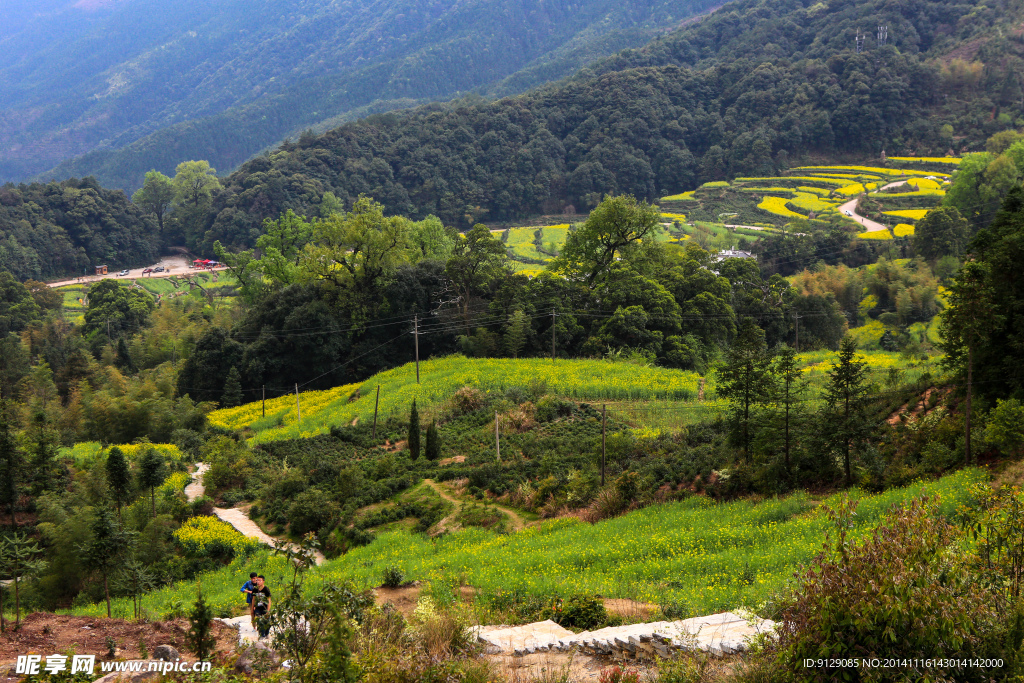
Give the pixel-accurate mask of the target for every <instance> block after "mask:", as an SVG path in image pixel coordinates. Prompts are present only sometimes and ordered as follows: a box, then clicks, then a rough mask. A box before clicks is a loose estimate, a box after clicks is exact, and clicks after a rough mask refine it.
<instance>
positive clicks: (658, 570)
mask: <svg viewBox="0 0 1024 683" xmlns="http://www.w3.org/2000/svg"><path fill="white" fill-rule="evenodd" d="M985 480H986V476H985V474H984V473H983V472H981V471H980V470H973V469H971V470H962V471H960V472H957V473H955V474H952V475H949V476H947V477H944V478H942V479H940V480H938V481H932V482H919V483H916V484H913V485H911V486H909V487H906V488H902V489H892V490H889V491H886V492H884V493H881V494H877V495H868V494H864V493H862V492H858V491H853V492H851V494H850V495H851V497H853V498H855V499H857V500H858V501H859V506H858V508H857V515H856V516H855V517H854V528H853V530H852V535H853V537H854V538H857V537H863V536H864V535H865V534H866V533H868V532H869V531H870V530H871V529H872V528H873V527H874V526H875V525H876V524H877V523H878V521H879V520H880V519H881V518H882V516H883V515H884V514H885V512H886V511H887V510H888V509H889V508H890V507H891V506H892V505H894V504H899V503H902V502H905V501H908V500H910V499H912V498H916V497H920V496H922V495H928V496H939V499H940V501H941V506H942V509H943V511H944V512H946V513H947V514H950V513H952V512H953V511H954V510H955V509H956V507H957V505H958V504H960V503H963V502H965V501H966V500H967V496H968V490H969V487H970V485H971V484H973V483H976V482H982V481H985ZM834 501H835V498H832V499H829V500H826V501H824V503H825V504H829V503H832V502H834ZM829 528H830V526H829V522H828V520H827V517H826V516H825V514H824V510H823V508H822V507H821V506H817V505H816V502H815V501H814V500H812V499H811V498H809V497H808V496H807V495H806V494H803V493H797V494H794V495H791V496H787V497H785V498H777V499H771V500H766V501H763V502H759V503H755V502H750V501H735V502H729V503H715V502H714V501H712V500H710V499H708V498H705V497H702V496H694V497H691V498H689V499H687V500H684V501H681V502H676V503H668V504H663V505H656V506H651V507H648V508H645V509H642V510H638V511H635V512H632V513H629V514H627V515H624V516H622V517H617V518H614V519H609V520H605V521H602V522H598V523H596V524H587V523H584V522H580V521H579V520H576V519H575V518H569V519H556V520H552V521H548V522H543V523H542V524H540V525H539V526H535V527H530V528H528V529H527V530H525V531H522V532H519V533H515V534H498V533H493V532H489V531H484V530H481V529H476V528H473V529H466V530H462V531H458V532H455V533H452V534H448V535H445V536H441V537H439V538H436V539H430V538H427V537H426V536H422V535H415V534H411V533H409V532H408V531H404V530H397V531H393V532H389V533H384V534H382V535H381V536H379V537H378V538H377V539H376V540H375V541H374V542H373V543H371V544H370V545H368V546H364V547H362V548H357V549H355V550H352V551H351V552H349V553H348V554H346V555H344V556H342V557H340V558H338V559H335V560H332V561H328V562H326V563H325V564H324V565H322V566H320V567H318V568H316V569H314V570H312V571H311V573H310V575H309V577H308V578H307V579H306V585H307V586H308V587H309V588H310V589H313V590H315V589H316V587H317V586H319V585H322V584H323V583H324V582H325V581H343V580H350V581H353V582H354V583H355V584H356V585H357V586H358V587H372V586H377V585H380V584H381V577H382V573H383V571H384V569H385V568H387V567H392V566H394V567H398V568H400V569H401V570H402V571H403V572H404V573H405V575H406V577H407V578H408V579H410V580H420V581H429V582H431V583H432V584H433V586H435V587H437V586H445V585H449V586H450V585H453V584H457V583H459V582H464V583H466V584H468V585H471V586H474V587H475V588H476V589H477V590H478V591H479V593H480V595H481V597H482V598H486V597H487V596H488V595H489V594H494V593H497V592H498V591H510V590H518V591H521V592H522V593H525V594H528V595H535V596H547V595H552V594H558V595H562V596H568V595H573V594H580V593H588V594H595V593H596V594H599V595H601V596H604V597H609V598H614V597H618V598H632V599H635V600H641V601H645V602H653V603H656V604H666V603H674V604H676V605H681V606H683V608H684V610H685V611H687V612H689V613H690V614H692V615H699V614H712V613H715V612H721V611H724V610H731V609H735V608H737V607H741V606H746V607H750V608H752V609H754V610H757V609H758V608H759V606H760V605H761V604H762V603H763V602H764V601H765V600H767V599H769V598H770V596H771V595H772V594H773V593H774V592H776V591H779V590H781V589H783V588H785V586H786V585H787V584H789V583H790V582H791V581H792V576H793V573H794V572H795V571H797V570H798V568H799V567H800V566H801V565H803V564H806V563H807V562H809V561H810V560H811V558H812V557H813V556H814V555H815V554H816V553H817V552H818V551H819V550H820V549H821V544H822V542H823V540H824V537H825V533H826V532H827V531H828V530H829ZM249 571H257V572H260V573H263V574H265V575H267V577H268V584H269V585H270V586H271V590H275V589H278V588H280V587H281V586H282V585H283V584H284V583H285V582H286V581H287V578H288V577H290V574H291V572H290V570H289V568H288V566H287V563H286V562H285V561H284V560H283V559H281V558H279V557H271V556H270V555H269V553H266V552H259V553H256V554H255V555H253V556H252V557H251V558H249V559H246V560H236V561H235V562H233V563H232V564H231V565H230V566H228V567H225V568H224V569H221V570H219V571H216V572H211V573H208V574H205V575H203V576H202V577H201V578H200V580H199V581H189V582H183V583H179V584H176V585H174V586H169V587H166V588H162V589H160V590H157V591H154V592H153V593H151V594H150V595H147V596H146V597H145V598H144V600H143V606H144V609H146V610H147V611H148V612H149V613H150V614H153V615H164V614H166V613H167V612H168V611H172V610H180V609H181V608H182V606H187V605H190V604H191V602H192V601H194V600H195V596H196V590H197V584H200V583H201V585H202V590H203V594H204V596H205V597H206V599H207V600H208V601H209V602H211V603H212V604H213V607H214V610H215V612H217V613H219V614H228V613H232V612H234V613H241V610H242V606H243V605H244V600H242V599H241V594H240V593H239V592H238V590H239V587H240V586H241V585H242V583H243V582H244V581H245V577H246V576H247V575H248V572H249ZM114 605H115V608H114V610H115V613H117V614H127V613H129V611H130V606H129V605H130V601H129V600H128V599H126V598H117V599H115V601H114ZM105 611H106V607H105V605H103V604H94V605H88V606H83V607H78V608H75V609H72V610H69V611H68V612H69V613H71V614H78V615H88V616H102V615H103V614H105Z"/></svg>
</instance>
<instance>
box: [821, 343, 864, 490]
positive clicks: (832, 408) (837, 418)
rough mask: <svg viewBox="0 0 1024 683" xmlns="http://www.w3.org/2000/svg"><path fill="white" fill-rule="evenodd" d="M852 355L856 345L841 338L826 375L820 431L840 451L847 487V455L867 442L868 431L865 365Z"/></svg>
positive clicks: (850, 475) (849, 471)
mask: <svg viewBox="0 0 1024 683" xmlns="http://www.w3.org/2000/svg"><path fill="white" fill-rule="evenodd" d="M856 354H857V344H856V342H854V341H853V339H852V338H851V337H845V338H844V339H843V341H842V344H840V346H839V356H838V358H837V359H836V362H835V364H833V366H832V369H831V370H829V371H828V373H827V374H828V384H827V385H826V386H825V406H826V407H825V425H824V428H825V430H826V432H827V433H828V434H829V435H830V437H831V440H832V442H833V443H834V444H836V445H838V446H839V448H840V449H842V451H843V465H844V469H845V471H846V483H847V484H852V483H853V472H852V469H851V467H850V452H851V451H852V450H853V448H854V446H856V445H857V444H858V442H860V441H863V440H864V439H865V438H867V436H868V433H869V432H870V429H871V425H870V423H869V421H868V419H867V415H866V411H865V408H866V406H865V404H864V395H865V393H866V392H867V371H868V364H867V363H866V362H865V361H862V360H857V358H856Z"/></svg>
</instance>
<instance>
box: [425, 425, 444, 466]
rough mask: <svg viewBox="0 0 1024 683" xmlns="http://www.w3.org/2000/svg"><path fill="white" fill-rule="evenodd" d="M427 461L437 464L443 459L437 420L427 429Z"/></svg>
mask: <svg viewBox="0 0 1024 683" xmlns="http://www.w3.org/2000/svg"><path fill="white" fill-rule="evenodd" d="M424 455H425V456H426V458H427V460H430V461H431V462H436V461H437V459H438V458H440V457H441V436H440V435H439V434H438V433H437V420H431V421H430V426H428V427H427V445H426V452H425V453H424Z"/></svg>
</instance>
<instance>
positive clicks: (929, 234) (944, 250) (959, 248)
mask: <svg viewBox="0 0 1024 683" xmlns="http://www.w3.org/2000/svg"><path fill="white" fill-rule="evenodd" d="M969 238H970V225H968V224H967V219H966V218H964V217H963V216H961V215H960V212H959V211H958V210H957V209H956V207H954V206H940V207H937V208H934V209H932V210H930V211H929V212H928V213H927V214H925V217H924V218H922V219H921V220H920V221H918V222H917V224H916V225H915V226H914V237H913V239H912V242H913V245H914V251H916V252H917V254H918V256H923V257H924V258H926V259H928V260H929V261H935V260H937V259H939V258H941V257H943V256H955V257H957V258H960V257H961V256H963V254H964V250H965V249H966V248H967V241H968V239H969Z"/></svg>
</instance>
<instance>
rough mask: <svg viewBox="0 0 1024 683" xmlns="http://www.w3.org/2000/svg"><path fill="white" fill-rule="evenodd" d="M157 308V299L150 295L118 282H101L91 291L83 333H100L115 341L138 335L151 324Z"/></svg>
mask: <svg viewBox="0 0 1024 683" xmlns="http://www.w3.org/2000/svg"><path fill="white" fill-rule="evenodd" d="M153 307H154V304H153V298H152V297H151V296H149V295H148V294H146V293H144V292H142V291H139V290H137V289H129V288H128V287H124V286H122V285H121V283H119V282H118V281H117V280H101V281H100V282H97V283H96V284H94V285H93V286H92V287H91V288H90V289H89V307H88V308H87V309H86V311H85V325H83V326H82V332H83V333H84V334H89V333H92V332H98V333H100V334H105V335H108V336H109V338H110V339H111V340H113V339H114V338H116V337H118V336H120V335H122V334H128V335H132V334H135V333H136V332H138V331H139V330H140V329H142V327H143V326H144V325H146V324H147V323H148V322H149V314H150V313H151V312H152V311H153Z"/></svg>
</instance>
